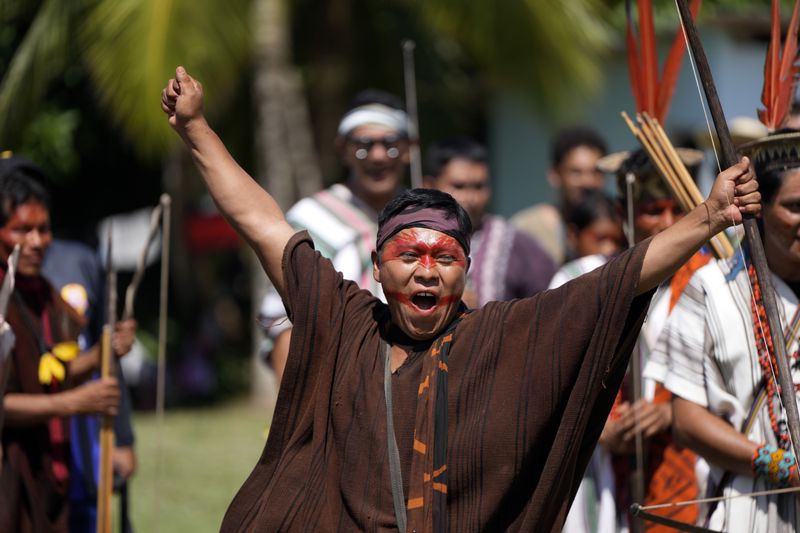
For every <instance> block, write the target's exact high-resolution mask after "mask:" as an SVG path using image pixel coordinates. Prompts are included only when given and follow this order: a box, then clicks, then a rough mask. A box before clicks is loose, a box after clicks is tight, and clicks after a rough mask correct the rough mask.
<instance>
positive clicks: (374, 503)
mask: <svg viewBox="0 0 800 533" xmlns="http://www.w3.org/2000/svg"><path fill="white" fill-rule="evenodd" d="M646 248H647V242H645V243H643V244H641V245H639V246H637V247H635V248H633V249H632V250H631V251H629V252H626V253H624V254H622V255H621V256H619V257H618V258H617V259H615V260H613V261H611V262H609V263H608V264H607V265H605V266H603V267H601V268H600V269H598V270H596V271H594V272H592V273H590V274H588V275H586V276H583V277H582V278H579V279H577V280H575V281H573V282H571V283H567V284H566V285H564V286H563V287H561V288H559V289H556V290H552V291H545V292H543V293H540V294H538V295H536V296H533V297H531V298H526V299H522V300H514V301H511V302H493V303H490V304H488V305H486V306H485V307H484V308H482V309H480V310H477V311H475V312H473V313H470V314H468V315H466V316H465V317H464V318H463V319H462V320H461V322H460V323H459V324H458V326H457V327H456V328H455V330H454V331H453V340H452V346H451V349H450V354H449V363H448V365H449V374H448V388H449V410H448V455H447V468H448V486H447V490H448V494H447V511H448V523H449V529H450V530H451V531H458V532H464V531H532V530H537V531H548V530H559V529H560V527H561V524H562V523H563V521H564V518H565V516H566V512H567V510H568V509H569V505H570V501H571V500H572V497H573V496H574V493H575V491H576V490H577V487H578V484H579V482H580V479H581V476H582V474H583V472H584V470H585V468H586V465H587V463H588V461H589V458H590V456H591V453H592V450H593V449H594V446H595V444H596V441H597V439H598V437H599V435H600V432H601V430H602V428H603V424H604V423H605V420H606V417H607V416H608V412H609V410H610V408H611V405H612V402H613V400H614V396H615V394H616V391H617V388H618V387H619V383H620V381H621V379H622V376H623V374H624V372H625V367H626V365H627V361H628V357H629V355H630V351H631V348H632V345H633V341H634V340H635V339H636V335H637V334H638V331H639V327H640V325H641V321H642V320H643V318H644V314H645V312H646V310H647V305H648V303H649V298H650V294H647V295H645V296H642V297H638V298H635V297H634V291H635V287H636V284H637V280H638V276H639V272H640V270H641V264H642V259H643V257H644V252H645V250H646ZM283 270H284V274H285V278H286V292H287V300H286V302H285V303H286V305H287V309H288V310H289V312H290V317H291V319H292V323H293V324H294V329H293V331H292V341H291V348H290V351H289V360H288V363H287V366H286V370H285V372H284V375H283V382H282V384H281V390H280V394H279V398H278V405H277V407H276V410H275V415H274V418H273V421H272V425H271V428H270V435H269V439H268V441H267V444H266V447H265V449H264V451H263V453H262V455H261V458H260V460H259V461H258V464H257V465H256V467H255V469H254V470H253V472H252V474H251V475H250V477H249V478H248V479H247V481H245V483H244V485H243V486H242V488H241V489H240V490H239V493H238V494H237V495H236V497H235V499H234V500H233V502H232V503H231V505H230V508H229V509H228V512H227V514H226V516H225V519H224V521H223V524H222V530H223V531H226V532H227V531H357V530H362V531H391V530H395V531H396V527H397V526H396V521H395V515H394V511H393V507H392V493H391V486H390V477H389V466H388V453H387V441H386V410H385V409H386V407H385V406H386V404H385V399H384V392H383V379H384V368H383V364H384V361H383V352H382V350H381V336H382V335H383V336H386V335H389V334H388V333H385V332H386V331H387V328H386V326H387V325H388V323H389V321H390V316H389V312H388V308H387V306H386V305H385V304H383V303H381V302H380V301H379V300H377V299H376V298H374V297H372V296H371V295H370V294H369V293H368V292H366V291H362V290H359V289H358V287H357V286H356V285H355V283H353V282H350V281H346V280H343V279H342V276H341V275H340V274H339V273H337V272H335V271H334V269H333V267H332V266H331V264H330V262H329V261H328V260H326V259H324V258H322V257H321V256H320V255H319V254H318V253H317V252H315V251H314V250H313V249H312V247H311V241H310V239H309V238H308V235H307V234H306V233H304V232H303V233H299V234H297V235H295V236H294V237H293V238H292V239H291V240H290V241H289V243H288V244H287V247H286V250H285V252H284V259H283ZM388 340H389V341H390V342H398V339H392V338H389V339H388ZM426 348H427V347H426V346H421V347H419V351H417V352H413V353H411V354H410V355H409V358H408V360H407V361H406V362H405V363H404V364H403V365H402V366H401V367H400V368H399V369H398V371H397V372H396V373H394V374H393V375H392V390H393V394H392V396H393V402H394V409H393V413H394V424H395V432H396V436H397V445H398V447H399V450H400V460H401V467H402V473H403V481H404V485H405V494H406V496H408V487H409V479H408V477H409V476H410V475H411V473H412V471H413V469H412V460H413V455H414V454H415V453H416V452H414V450H413V446H412V443H413V437H414V422H415V421H414V418H415V412H416V404H417V397H418V393H419V390H420V387H419V384H420V381H421V369H422V361H423V358H424V351H425V349H426ZM409 520H411V514H409ZM412 525H413V524H412V522H411V521H410V522H409V530H411V529H412Z"/></svg>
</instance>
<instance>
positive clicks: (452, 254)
mask: <svg viewBox="0 0 800 533" xmlns="http://www.w3.org/2000/svg"><path fill="white" fill-rule="evenodd" d="M437 233H438V232H437ZM426 237H427V238H426ZM382 259H383V261H403V262H406V263H415V262H416V263H419V264H420V265H421V266H422V267H423V268H426V269H428V270H430V269H432V268H433V267H434V266H436V265H437V264H438V265H441V266H450V265H457V266H460V267H462V268H466V267H467V258H466V256H465V255H464V249H463V248H462V247H461V245H460V244H458V241H457V240H455V239H454V238H453V237H451V236H449V235H445V234H443V233H440V234H438V235H435V236H434V235H433V234H432V233H431V232H425V233H424V234H420V233H419V232H417V231H416V230H415V229H413V228H412V229H409V230H404V231H401V232H400V233H398V234H397V235H396V236H395V237H393V238H392V239H391V240H390V241H389V242H387V243H386V244H385V245H384V247H383V252H382Z"/></svg>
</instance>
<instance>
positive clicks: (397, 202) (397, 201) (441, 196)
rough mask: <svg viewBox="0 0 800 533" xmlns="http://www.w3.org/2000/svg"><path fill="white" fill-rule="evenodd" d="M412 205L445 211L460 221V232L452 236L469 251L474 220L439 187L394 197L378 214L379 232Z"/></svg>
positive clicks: (449, 217)
mask: <svg viewBox="0 0 800 533" xmlns="http://www.w3.org/2000/svg"><path fill="white" fill-rule="evenodd" d="M410 207H413V208H415V209H417V210H418V209H427V208H433V209H437V210H440V211H443V212H444V213H445V218H448V219H452V218H455V219H456V220H457V221H458V227H459V232H458V235H451V237H453V238H454V239H456V240H457V241H459V242H460V243H462V246H464V248H465V250H467V251H469V239H470V237H471V236H472V222H470V220H469V215H468V214H467V212H466V211H464V208H463V207H461V205H460V204H459V203H458V202H456V200H455V198H453V197H452V196H450V195H449V194H447V193H446V192H442V191H439V190H437V189H410V190H407V191H403V192H402V193H400V194H398V195H397V196H395V197H394V198H392V199H391V200H390V201H389V203H388V204H386V207H384V208H383V211H381V214H380V215H379V216H378V233H380V232H381V228H382V227H383V225H384V224H385V223H386V222H387V221H388V220H390V219H391V218H392V217H394V216H396V215H398V214H400V213H402V212H403V211H405V210H406V209H408V208H410ZM465 243H466V245H465Z"/></svg>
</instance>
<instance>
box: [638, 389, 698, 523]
mask: <svg viewBox="0 0 800 533" xmlns="http://www.w3.org/2000/svg"><path fill="white" fill-rule="evenodd" d="M671 400H672V393H671V392H669V391H668V390H667V389H665V388H664V387H663V386H662V385H661V384H660V383H658V384H656V393H655V399H654V402H655V403H665V402H668V401H671ZM696 459H697V456H696V455H695V454H694V453H692V451H691V450H689V449H687V448H681V447H679V446H678V445H677V444H675V443H674V442H673V440H672V434H671V433H670V432H669V431H664V432H663V433H661V434H659V435H656V436H655V437H653V439H651V440H650V446H649V448H648V454H647V461H646V463H645V464H646V465H647V467H646V470H647V476H646V481H647V493H646V494H645V498H644V504H645V505H655V504H659V503H668V502H681V501H688V500H694V499H696V498H697V479H696V478H695V474H694V464H695V461H696ZM651 512H652V513H653V514H657V515H659V516H665V517H668V518H671V519H673V520H679V521H681V522H685V523H687V524H694V523H695V522H696V521H697V517H698V516H699V514H700V509H699V507H698V506H697V505H687V506H685V507H672V508H668V509H657V510H654V511H651ZM644 524H645V529H646V530H647V531H650V532H662V531H663V532H668V531H674V530H673V529H672V528H669V527H666V526H661V525H658V524H654V523H652V522H647V521H645V523H644Z"/></svg>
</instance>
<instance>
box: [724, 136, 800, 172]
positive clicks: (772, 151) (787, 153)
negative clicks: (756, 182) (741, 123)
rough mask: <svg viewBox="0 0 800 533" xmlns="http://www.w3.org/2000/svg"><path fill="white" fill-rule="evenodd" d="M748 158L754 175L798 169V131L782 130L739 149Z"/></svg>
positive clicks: (799, 153)
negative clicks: (751, 163) (753, 169)
mask: <svg viewBox="0 0 800 533" xmlns="http://www.w3.org/2000/svg"><path fill="white" fill-rule="evenodd" d="M739 152H741V153H742V154H744V155H746V156H748V157H749V158H750V159H751V160H752V162H753V167H754V168H755V171H756V175H758V174H759V173H763V172H781V171H783V170H788V169H790V168H795V167H800V130H793V129H789V128H784V129H780V130H777V131H775V132H774V133H771V134H770V135H767V136H765V137H762V138H760V139H758V140H756V141H752V142H749V143H747V144H744V145H742V146H740V147H739Z"/></svg>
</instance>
